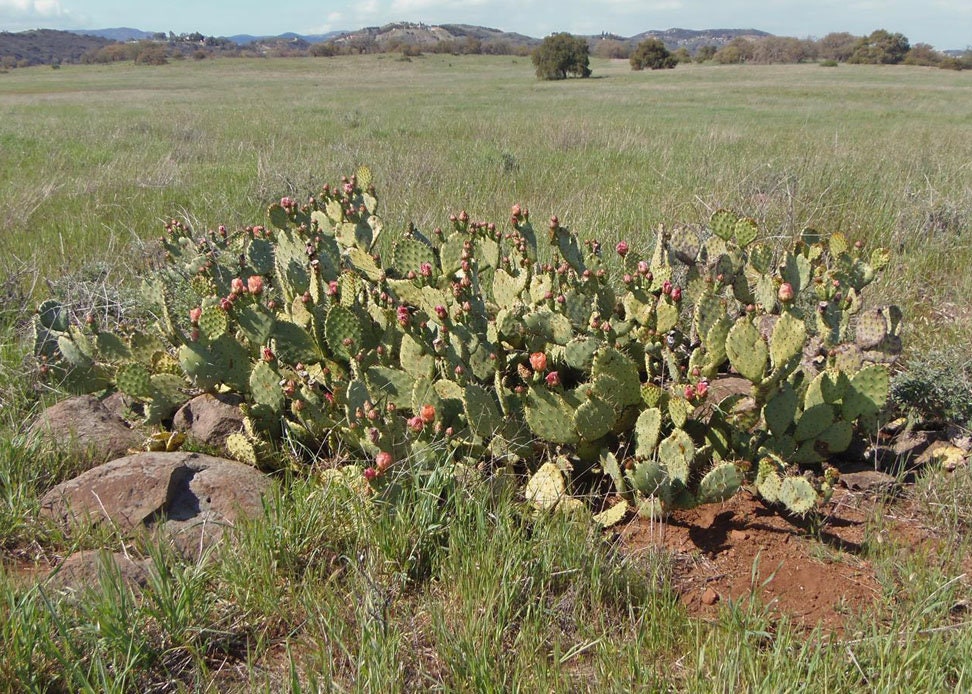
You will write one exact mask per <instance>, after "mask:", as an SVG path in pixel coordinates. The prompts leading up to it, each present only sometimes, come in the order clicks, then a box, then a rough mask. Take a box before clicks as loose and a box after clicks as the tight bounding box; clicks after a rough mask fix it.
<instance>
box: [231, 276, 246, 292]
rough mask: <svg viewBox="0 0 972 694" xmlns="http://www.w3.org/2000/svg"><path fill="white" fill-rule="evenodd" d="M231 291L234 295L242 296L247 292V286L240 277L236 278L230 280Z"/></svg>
mask: <svg viewBox="0 0 972 694" xmlns="http://www.w3.org/2000/svg"><path fill="white" fill-rule="evenodd" d="M230 291H231V292H232V293H233V294H242V293H243V292H245V291H246V285H244V284H243V280H241V279H240V278H239V277H234V278H233V279H232V280H230Z"/></svg>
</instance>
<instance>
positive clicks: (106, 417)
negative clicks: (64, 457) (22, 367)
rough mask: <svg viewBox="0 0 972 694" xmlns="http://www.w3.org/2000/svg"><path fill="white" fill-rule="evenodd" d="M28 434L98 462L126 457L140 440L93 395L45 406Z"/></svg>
mask: <svg viewBox="0 0 972 694" xmlns="http://www.w3.org/2000/svg"><path fill="white" fill-rule="evenodd" d="M30 435H31V437H32V438H34V439H35V440H47V441H51V442H53V443H55V444H56V445H58V446H60V447H62V448H64V449H66V450H73V451H77V452H81V453H84V454H87V455H91V456H92V457H93V458H94V459H95V460H97V461H99V462H101V461H105V460H111V459H113V458H118V457H119V456H123V455H126V454H127V452H128V449H129V448H134V447H138V446H139V445H140V444H141V443H142V440H143V438H144V435H143V434H142V433H140V432H138V431H136V430H135V429H130V428H129V427H128V426H127V425H126V424H125V422H124V421H123V420H122V419H121V418H120V417H118V416H116V415H113V414H112V413H111V412H109V411H108V409H107V408H105V406H104V405H103V404H102V403H101V402H100V401H99V400H98V398H96V397H94V396H93V395H79V396H77V397H73V398H68V399H67V400H62V401H61V402H59V403H57V404H56V405H53V406H51V407H48V408H47V409H46V410H44V412H42V413H41V416H40V417H39V418H38V419H37V421H36V422H34V424H33V426H32V427H31V428H30Z"/></svg>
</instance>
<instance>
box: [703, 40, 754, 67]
mask: <svg viewBox="0 0 972 694" xmlns="http://www.w3.org/2000/svg"><path fill="white" fill-rule="evenodd" d="M712 58H713V60H715V61H716V62H717V63H719V64H721V65H732V64H735V63H746V62H749V61H750V60H752V59H753V42H752V41H749V40H747V39H744V38H743V37H742V36H737V37H736V38H734V39H733V40H732V41H730V42H729V43H727V44H726V45H725V46H723V47H722V48H720V49H719V50H718V51H716V54H715V55H714V56H712Z"/></svg>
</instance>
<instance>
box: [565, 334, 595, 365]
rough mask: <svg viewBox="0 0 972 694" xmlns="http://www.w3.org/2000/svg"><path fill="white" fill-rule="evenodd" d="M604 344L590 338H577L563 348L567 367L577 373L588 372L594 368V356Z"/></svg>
mask: <svg viewBox="0 0 972 694" xmlns="http://www.w3.org/2000/svg"><path fill="white" fill-rule="evenodd" d="M603 344H604V343H603V342H601V341H600V340H598V339H596V338H592V337H584V336H579V337H575V338H574V339H573V340H570V341H569V342H568V343H567V344H566V345H565V346H564V358H565V360H566V362H567V366H569V367H570V368H572V369H575V370H577V371H583V372H589V371H590V370H591V368H592V367H593V366H594V354H595V353H596V352H597V350H598V349H599V348H600V347H601V346H602V345H603Z"/></svg>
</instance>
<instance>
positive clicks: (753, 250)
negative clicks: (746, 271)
mask: <svg viewBox="0 0 972 694" xmlns="http://www.w3.org/2000/svg"><path fill="white" fill-rule="evenodd" d="M749 264H750V266H752V268H753V270H754V271H756V272H757V273H759V274H761V275H768V274H769V273H770V271H771V270H772V269H773V249H772V248H770V247H769V246H767V245H766V244H763V243H757V244H754V245H752V246H750V248H749Z"/></svg>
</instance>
